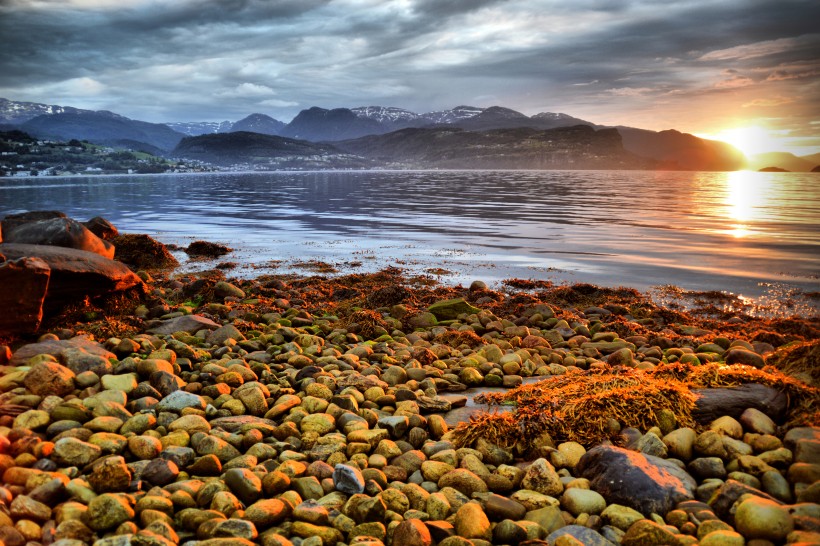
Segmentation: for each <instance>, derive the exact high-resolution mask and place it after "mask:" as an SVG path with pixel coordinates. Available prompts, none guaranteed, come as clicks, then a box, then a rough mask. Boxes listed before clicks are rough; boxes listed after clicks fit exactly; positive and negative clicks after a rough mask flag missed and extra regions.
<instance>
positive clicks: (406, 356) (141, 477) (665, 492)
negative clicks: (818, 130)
mask: <svg viewBox="0 0 820 546" xmlns="http://www.w3.org/2000/svg"><path fill="white" fill-rule="evenodd" d="M0 243H1V244H0V286H2V289H3V291H4V293H3V294H2V295H0V303H2V305H3V316H2V318H0V370H2V376H0V475H2V485H1V486H0V540H2V543H3V544H5V545H6V546H24V545H30V546H36V545H38V544H42V545H58V546H79V545H84V544H93V545H96V546H120V545H121V546H126V545H131V544H134V545H151V546H153V545H157V546H163V545H170V544H187V545H190V546H217V545H224V546H242V545H252V544H260V545H263V546H288V545H291V544H292V545H295V546H300V545H301V546H334V545H349V546H380V545H385V546H387V545H396V546H432V545H439V546H470V545H474V546H483V545H488V544H495V545H505V544H506V545H517V544H527V545H532V546H535V545H546V544H549V545H550V546H556V545H557V546H573V545H578V544H582V545H594V546H606V545H617V544H622V545H624V546H655V545H657V546H661V545H675V546H678V545H679V546H688V545H694V544H701V545H704V546H734V545H738V546H742V545H744V544H745V545H749V546H766V545H777V544H818V543H820V418H819V417H820V413H818V408H820V406H819V405H818V403H820V389H819V388H818V381H820V336H818V333H819V332H820V319H819V318H818V317H816V316H793V317H789V318H763V317H761V316H749V315H744V314H742V313H740V312H726V311H725V310H723V309H722V308H721V307H720V306H719V305H716V304H715V301H716V300H718V299H719V298H720V295H719V294H713V295H711V296H712V297H711V299H710V298H705V299H704V302H703V303H702V305H700V306H699V307H696V308H688V309H684V308H679V307H674V306H662V305H659V304H658V303H657V302H654V301H653V300H652V299H650V298H649V297H648V296H646V295H644V294H642V293H640V292H638V291H636V290H633V289H629V288H605V287H598V286H593V285H590V284H574V285H569V284H567V285H554V284H552V283H550V282H546V281H532V280H524V279H509V280H507V281H504V282H503V283H501V284H500V285H499V286H497V287H493V288H491V287H489V286H488V285H486V284H485V283H483V282H481V281H475V282H473V283H472V284H470V285H469V286H468V287H465V286H461V285H457V286H449V285H444V284H439V283H436V282H434V281H433V280H431V279H430V278H429V277H422V276H408V275H406V274H405V273H404V272H403V271H401V270H399V269H396V268H387V269H384V270H382V271H380V272H377V273H368V274H356V273H351V274H335V275H332V276H328V275H324V276H323V275H315V276H296V275H263V276H259V277H257V278H252V279H232V278H230V277H229V276H228V275H229V274H230V271H231V268H232V265H231V262H229V261H221V260H223V256H224V255H225V254H226V253H227V252H229V251H230V249H227V248H225V247H222V246H220V245H215V244H212V243H207V242H203V241H199V242H196V244H193V243H192V244H191V245H190V246H189V247H188V248H186V249H184V250H185V251H186V252H187V253H188V255H189V256H192V258H193V259H197V260H203V261H207V262H208V263H209V264H213V267H211V268H210V269H207V270H205V271H202V272H198V273H187V274H177V273H175V272H174V264H175V262H176V260H175V259H174V258H173V256H172V255H171V254H170V253H169V252H168V249H167V248H165V247H164V246H163V245H162V244H161V243H159V242H157V241H155V240H153V239H151V238H150V237H148V236H146V235H134V234H129V235H122V234H119V233H118V232H117V230H116V228H115V227H114V226H111V225H110V224H109V223H108V222H107V221H105V220H104V219H102V218H95V219H92V220H90V221H88V222H84V223H81V222H77V221H75V220H71V219H69V218H66V217H65V216H64V215H61V214H60V213H53V212H40V213H26V214H22V215H14V216H13V217H12V216H9V217H7V218H5V219H4V220H3V224H2V231H0ZM812 297H815V298H816V297H817V295H816V294H814V295H813V296H812ZM454 415H457V416H458V417H457V419H454V418H453V416H454Z"/></svg>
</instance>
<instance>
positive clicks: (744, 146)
mask: <svg viewBox="0 0 820 546" xmlns="http://www.w3.org/2000/svg"><path fill="white" fill-rule="evenodd" d="M710 138H714V139H715V140H722V141H723V142H726V143H727V144H731V145H732V146H734V147H735V148H737V149H738V150H740V151H741V152H743V153H744V154H745V155H746V156H747V157H750V156H753V155H757V154H762V153H765V152H777V151H782V150H783V149H784V148H785V147H786V146H785V143H784V142H783V139H782V138H780V137H779V136H778V135H777V134H775V133H773V132H771V131H769V130H768V129H764V128H763V127H760V126H759V125H752V126H747V127H735V128H732V129H724V130H722V131H719V132H717V133H715V134H713V135H711V137H710Z"/></svg>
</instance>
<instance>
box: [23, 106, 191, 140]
mask: <svg viewBox="0 0 820 546" xmlns="http://www.w3.org/2000/svg"><path fill="white" fill-rule="evenodd" d="M20 128H21V129H22V130H23V131H25V132H27V133H29V134H30V135H34V136H37V137H39V138H55V139H59V140H71V139H73V138H76V139H77V140H88V141H89V142H94V143H97V144H109V145H116V143H117V142H118V141H122V140H131V141H137V142H144V143H146V144H150V145H151V146H156V147H157V148H160V149H162V150H171V149H173V148H174V146H176V145H177V144H178V143H179V141H180V140H181V139H182V137H183V135H182V134H180V133H177V132H176V131H174V130H173V129H171V128H170V127H168V126H167V125H164V124H162V123H147V122H145V121H137V120H133V119H129V118H126V117H124V116H120V115H117V114H114V113H112V112H106V111H99V112H91V111H87V110H85V111H79V112H73V113H69V112H65V113H59V114H44V115H41V116H37V117H36V118H33V119H30V120H28V121H27V122H25V123H23V124H22V125H21V126H20Z"/></svg>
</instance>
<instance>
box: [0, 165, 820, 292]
mask: <svg viewBox="0 0 820 546" xmlns="http://www.w3.org/2000/svg"><path fill="white" fill-rule="evenodd" d="M818 182H820V175H817V174H799V173H756V172H732V173H699V172H695V173H692V172H646V171H640V172H636V171H547V172H532V171H469V172H464V171H423V172H422V171H418V172H412V171H411V172H407V171H401V172H392V171H388V172H372V171H371V172H312V173H248V174H225V173H219V174H203V175H159V176H129V177H99V176H96V177H81V178H31V179H0V215H4V214H7V213H12V212H20V211H24V210H34V209H58V210H62V211H64V212H65V213H67V214H68V215H69V216H72V217H75V218H78V219H87V218H89V217H92V216H96V215H102V216H104V217H106V218H108V219H109V220H110V221H111V222H112V223H114V224H115V225H116V226H117V227H118V228H119V229H120V230H121V231H124V232H137V233H149V234H151V235H153V236H155V237H156V238H158V239H159V240H161V241H163V242H166V243H175V244H179V245H182V246H186V245H187V244H188V243H189V242H190V241H192V240H197V239H204V240H209V241H215V242H221V243H224V244H226V245H228V246H230V247H232V248H234V249H236V251H235V252H234V253H233V254H232V255H231V256H228V257H226V259H229V260H231V261H236V262H238V263H240V267H239V268H238V269H237V270H235V272H236V274H238V275H241V276H252V275H258V274H261V273H270V272H284V271H293V270H298V268H299V266H298V265H297V262H304V261H309V260H320V261H324V262H328V263H331V264H334V265H340V266H342V268H343V269H344V264H347V266H348V267H349V268H351V269H350V270H352V271H359V270H361V271H366V270H376V269H380V268H383V267H386V266H389V265H395V266H399V267H403V268H405V269H409V270H411V271H413V272H417V273H426V274H432V275H436V276H439V277H440V278H441V280H444V281H449V282H469V281H470V280H472V279H477V278H479V279H483V280H485V281H490V282H491V281H496V280H499V279H504V278H509V277H522V278H532V279H548V280H553V281H568V282H593V283H596V284H602V285H610V286H614V285H627V286H633V287H636V288H639V289H648V288H649V287H652V286H657V285H666V284H674V285H677V286H680V287H683V288H686V289H692V290H725V291H729V292H733V293H736V294H742V295H744V296H748V297H760V296H762V295H765V294H766V293H768V292H770V291H771V290H772V286H775V287H786V288H793V287H796V288H799V289H802V290H807V291H817V290H820V280H818V276H819V275H820V185H818ZM182 256H183V257H184V255H182ZM358 263H361V265H357V264H358ZM251 264H254V266H255V267H251ZM351 264H352V265H351ZM211 265H212V264H211ZM260 266H261V267H260ZM188 267H197V265H196V264H189V265H188ZM200 267H201V265H200ZM436 268H441V269H444V270H446V271H448V272H449V273H447V272H444V271H434V269H436Z"/></svg>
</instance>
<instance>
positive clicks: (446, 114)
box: [421, 106, 484, 125]
mask: <svg viewBox="0 0 820 546" xmlns="http://www.w3.org/2000/svg"><path fill="white" fill-rule="evenodd" d="M483 111H484V108H476V107H475V106H456V107H455V108H453V109H452V110H441V111H439V112H427V113H426V114H422V115H421V117H422V118H424V119H425V120H427V121H428V122H429V123H431V124H436V125H439V124H453V123H458V122H459V121H464V120H465V119H470V118H472V117H475V116H477V115H479V114H480V113H481V112H483Z"/></svg>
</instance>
